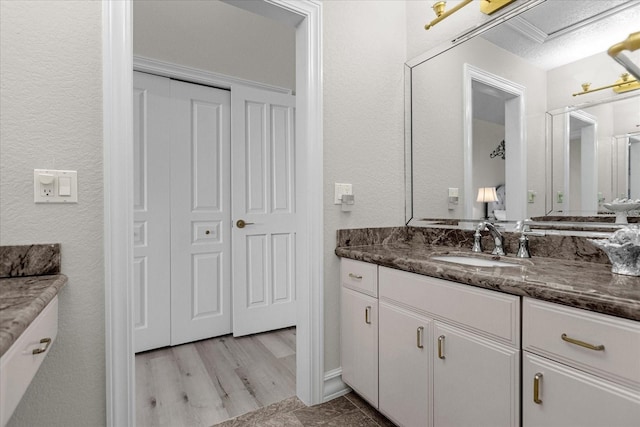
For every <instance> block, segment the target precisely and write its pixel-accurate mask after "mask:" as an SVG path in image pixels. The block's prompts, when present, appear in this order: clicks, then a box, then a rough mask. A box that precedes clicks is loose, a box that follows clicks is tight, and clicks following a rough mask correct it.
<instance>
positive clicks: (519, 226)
mask: <svg viewBox="0 0 640 427" xmlns="http://www.w3.org/2000/svg"><path fill="white" fill-rule="evenodd" d="M529 223H531V219H530V218H527V219H521V220H518V221H516V228H515V229H514V231H516V232H518V233H520V232H522V233H524V232H527V231H531V227H529Z"/></svg>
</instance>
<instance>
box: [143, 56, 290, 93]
mask: <svg viewBox="0 0 640 427" xmlns="http://www.w3.org/2000/svg"><path fill="white" fill-rule="evenodd" d="M133 69H134V71H141V72H143V73H149V74H156V75H158V76H163V77H170V78H174V79H179V80H184V81H187V82H191V83H199V84H204V85H207V86H215V87H217V88H220V89H231V88H232V87H233V85H236V84H239V85H242V86H248V87H252V88H256V89H264V90H270V91H272V92H277V93H286V94H287V95H290V94H291V92H292V91H291V89H288V88H285V87H280V86H273V85H269V84H266V83H260V82H254V81H252V80H245V79H241V78H238V77H233V76H227V75H226V74H219V73H214V72H212V71H207V70H201V69H199V68H193V67H187V66H184V65H178V64H173V63H171V62H165V61H158V60H157V59H151V58H145V57H143V56H134V57H133Z"/></svg>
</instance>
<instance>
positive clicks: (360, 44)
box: [323, 1, 406, 371]
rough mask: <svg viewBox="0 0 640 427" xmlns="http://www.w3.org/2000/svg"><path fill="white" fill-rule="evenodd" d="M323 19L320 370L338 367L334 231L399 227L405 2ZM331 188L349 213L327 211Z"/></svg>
mask: <svg viewBox="0 0 640 427" xmlns="http://www.w3.org/2000/svg"><path fill="white" fill-rule="evenodd" d="M323 14H324V15H323V19H324V29H323V37H324V40H323V42H324V70H323V73H324V76H323V77H324V183H325V189H324V203H325V210H324V228H325V238H324V245H325V259H324V268H325V270H324V274H325V283H324V286H325V291H324V304H325V309H324V316H325V340H324V345H325V371H328V370H331V369H334V368H337V367H339V366H340V351H339V347H340V345H339V344H340V324H339V308H340V283H339V259H338V257H337V256H336V255H335V254H334V249H335V245H336V236H335V232H336V230H337V229H342V228H359V227H378V226H385V227H387V226H399V225H403V223H404V77H403V76H404V68H403V63H404V60H405V49H406V33H405V19H406V18H405V3H404V2H398V1H326V2H324V3H323ZM335 182H344V183H352V184H353V192H354V194H355V201H356V203H355V206H354V208H353V211H352V212H349V213H346V212H341V211H340V206H339V205H334V204H333V191H334V190H333V185H334V183H335Z"/></svg>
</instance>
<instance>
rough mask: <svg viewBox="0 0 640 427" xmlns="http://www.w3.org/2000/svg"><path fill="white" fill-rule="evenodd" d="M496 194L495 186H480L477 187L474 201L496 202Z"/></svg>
mask: <svg viewBox="0 0 640 427" xmlns="http://www.w3.org/2000/svg"><path fill="white" fill-rule="evenodd" d="M497 201H498V195H497V194H496V187H480V188H478V198H477V200H476V202H483V203H489V202H497Z"/></svg>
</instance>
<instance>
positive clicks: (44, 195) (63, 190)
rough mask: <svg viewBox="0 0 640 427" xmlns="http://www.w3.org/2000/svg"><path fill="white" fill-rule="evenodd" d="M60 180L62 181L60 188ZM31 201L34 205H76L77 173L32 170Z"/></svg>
mask: <svg viewBox="0 0 640 427" xmlns="http://www.w3.org/2000/svg"><path fill="white" fill-rule="evenodd" d="M60 178H62V181H63V185H62V186H61V185H60ZM65 194H68V195H65ZM33 201H34V203H78V172H77V171H68V170H51V169H34V170H33Z"/></svg>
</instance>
